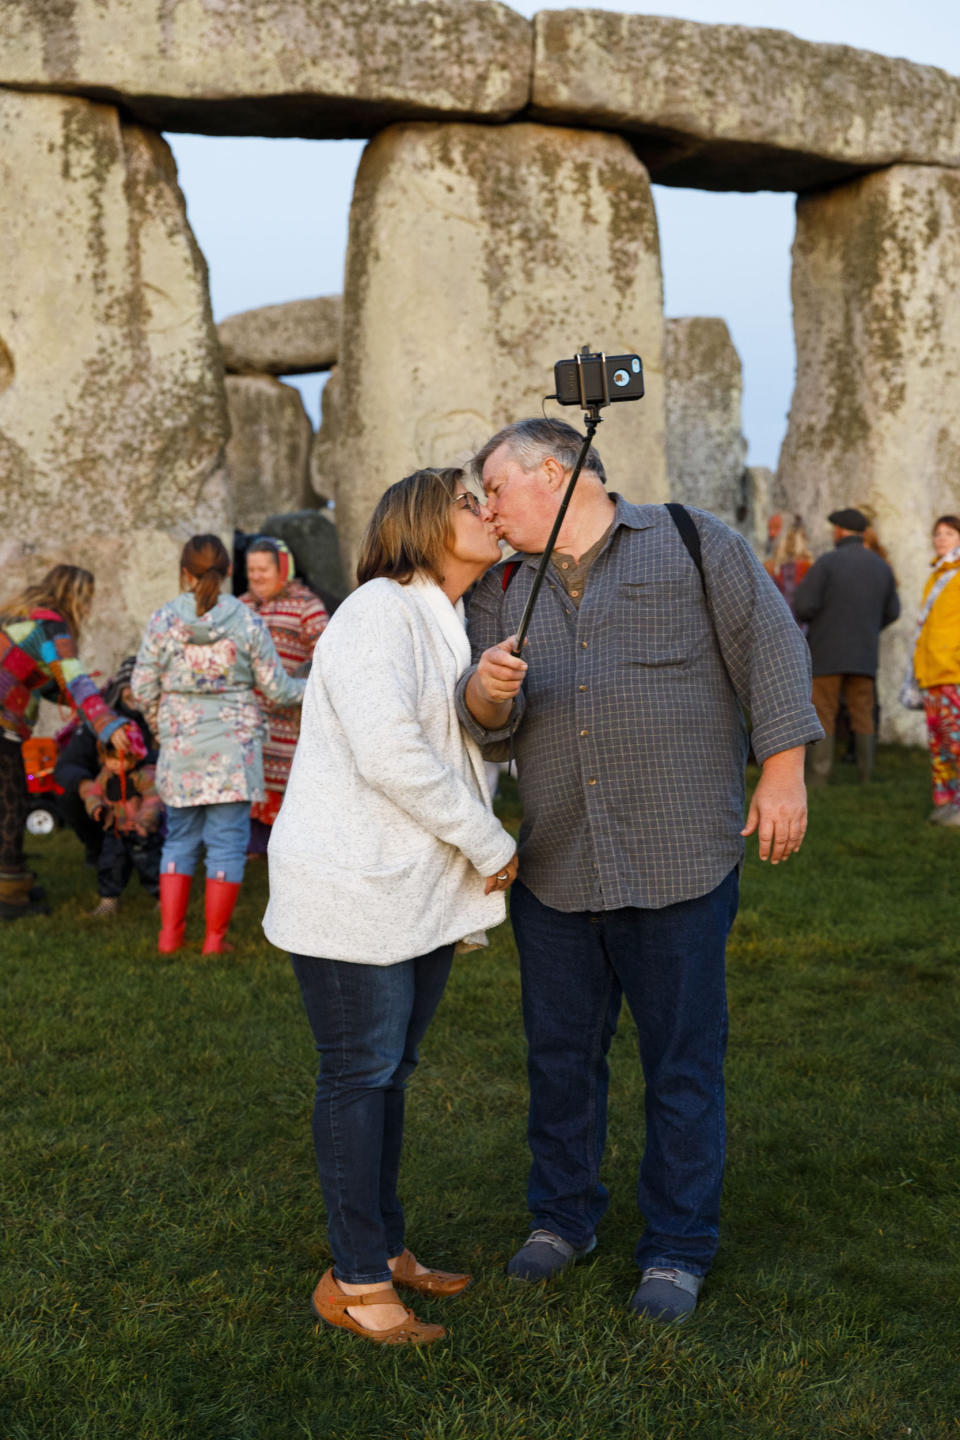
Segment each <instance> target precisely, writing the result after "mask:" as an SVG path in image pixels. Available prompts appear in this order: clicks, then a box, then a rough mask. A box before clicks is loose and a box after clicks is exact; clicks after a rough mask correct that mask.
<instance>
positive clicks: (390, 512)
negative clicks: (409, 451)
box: [357, 468, 464, 585]
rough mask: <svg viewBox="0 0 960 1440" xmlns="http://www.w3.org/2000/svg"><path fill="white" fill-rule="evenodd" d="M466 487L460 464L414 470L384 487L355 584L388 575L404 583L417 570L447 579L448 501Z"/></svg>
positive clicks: (365, 538) (366, 536)
mask: <svg viewBox="0 0 960 1440" xmlns="http://www.w3.org/2000/svg"><path fill="white" fill-rule="evenodd" d="M463 487H464V473H463V471H462V470H458V469H456V468H449V469H433V470H415V471H414V473H413V474H412V475H407V476H406V477H405V478H404V479H403V480H398V481H397V483H396V484H395V485H391V486H390V489H389V490H387V491H385V493H384V494H383V495H381V497H380V499H379V500H378V501H377V508H376V509H375V510H374V512H373V515H372V516H371V517H370V523H369V524H368V526H367V528H366V530H365V531H364V536H363V539H362V541H361V542H360V558H359V560H358V561H357V583H358V584H359V585H365V584H366V582H367V581H368V580H376V579H377V578H378V577H380V576H386V578H387V579H388V580H398V581H399V582H400V584H401V585H406V584H407V582H408V581H409V580H412V579H413V577H414V575H416V574H417V572H418V571H423V572H424V573H425V574H427V575H429V576H431V578H432V579H434V580H436V582H437V584H438V585H439V584H440V583H441V582H442V580H443V552H444V549H445V547H446V544H447V541H448V540H449V538H450V532H451V523H450V502H451V500H453V498H454V496H455V495H456V494H457V491H458V490H461V489H463Z"/></svg>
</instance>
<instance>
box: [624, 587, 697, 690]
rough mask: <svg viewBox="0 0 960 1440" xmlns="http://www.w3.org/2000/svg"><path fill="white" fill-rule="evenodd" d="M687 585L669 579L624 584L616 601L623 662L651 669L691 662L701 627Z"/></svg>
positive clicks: (678, 665)
mask: <svg viewBox="0 0 960 1440" xmlns="http://www.w3.org/2000/svg"><path fill="white" fill-rule="evenodd" d="M684 588H685V587H684V586H677V585H675V584H671V583H670V582H669V581H652V580H640V581H625V582H623V583H621V585H620V586H619V589H618V594H617V600H616V621H617V649H618V658H619V660H620V661H621V663H623V664H625V665H643V666H648V667H650V668H651V669H660V668H667V667H671V666H672V667H681V666H684V665H686V664H688V663H689V661H690V658H691V655H692V653H693V650H694V648H695V643H694V637H695V634H696V629H697V626H696V619H695V617H694V616H693V614H692V613H691V607H690V605H689V603H688V600H687V596H686V595H685V593H684Z"/></svg>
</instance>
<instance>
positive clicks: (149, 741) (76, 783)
mask: <svg viewBox="0 0 960 1440" xmlns="http://www.w3.org/2000/svg"><path fill="white" fill-rule="evenodd" d="M136 658H137V657H136V656H135V655H128V656H127V657H126V659H125V660H121V662H120V664H119V665H118V666H117V670H116V674H115V675H114V676H113V677H112V678H111V679H110V680H109V681H108V682H107V684H106V685H103V686H101V689H100V694H101V696H102V697H103V699H104V700H105V701H106V703H107V704H108V705H109V706H110V709H111V710H113V711H114V712H115V713H116V714H117V715H121V716H122V717H123V718H124V720H126V721H132V722H133V724H134V725H135V726H136V727H137V730H138V731H139V732H140V736H141V738H142V739H143V741H144V744H145V745H146V747H147V764H149V765H156V763H157V749H156V744H155V742H154V739H153V735H152V733H151V731H150V727H149V725H148V724H147V722H146V720H145V718H144V717H143V715H141V714H140V711H139V710H137V709H136V707H135V706H134V704H133V696H132V694H131V691H130V677H131V675H132V674H133V667H134V665H135V664H136ZM55 738H56V740H57V743H58V744H59V745H60V747H61V749H60V753H59V755H58V757H57V763H56V766H55V767H54V771H53V779H54V783H55V784H56V785H59V787H60V789H61V790H62V791H63V794H62V795H61V796H60V812H61V814H62V816H63V818H64V821H65V822H66V824H67V825H69V826H70V828H71V830H72V831H73V832H74V834H75V835H76V836H77V839H78V840H79V841H80V843H81V844H82V845H83V849H84V858H85V861H86V863H87V864H88V865H91V866H93V868H94V869H96V866H97V862H98V860H99V858H100V851H101V849H102V848H103V827H102V826H101V825H98V824H97V823H96V821H95V820H91V818H90V816H89V815H88V814H87V807H86V805H84V803H83V797H82V796H81V794H80V786H81V785H82V784H83V782H84V781H85V780H94V779H96V776H97V774H98V772H99V770H100V757H99V755H98V753H97V737H96V735H95V734H94V733H93V731H92V730H91V729H90V728H89V726H87V725H84V724H82V723H77V722H74V723H73V724H72V725H69V726H66V727H65V728H64V730H63V731H61V732H60V733H58V734H57V736H56V737H55Z"/></svg>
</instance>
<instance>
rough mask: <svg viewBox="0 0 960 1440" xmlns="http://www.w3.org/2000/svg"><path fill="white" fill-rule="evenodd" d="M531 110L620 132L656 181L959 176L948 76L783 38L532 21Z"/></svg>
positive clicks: (958, 132) (585, 14)
mask: <svg viewBox="0 0 960 1440" xmlns="http://www.w3.org/2000/svg"><path fill="white" fill-rule="evenodd" d="M531 113H532V114H533V115H534V116H535V117H536V118H538V119H540V120H543V121H547V122H549V123H551V124H560V125H586V126H590V127H592V128H598V129H600V128H602V129H607V130H617V131H621V132H623V133H625V134H627V135H629V136H630V137H631V138H632V139H633V143H634V145H635V147H636V150H637V154H638V155H639V157H640V158H641V160H642V161H643V163H644V165H645V166H646V167H647V169H648V171H649V172H650V177H651V179H652V180H653V181H655V182H656V183H657V184H661V185H681V186H691V187H697V188H701V189H709V190H807V189H811V188H816V187H820V186H824V185H830V184H834V183H836V182H837V181H839V180H844V179H848V178H850V177H851V176H853V175H856V174H859V173H862V172H863V171H866V170H873V169H878V168H880V167H883V166H887V165H891V164H894V163H898V162H904V161H908V162H911V163H914V164H921V165H938V166H948V167H956V166H960V79H958V78H956V77H954V76H952V75H948V74H947V73H946V71H943V70H939V69H937V68H935V67H934V66H931V65H917V64H914V63H913V62H912V61H908V60H898V59H893V58H891V57H889V56H886V55H876V54H873V53H871V52H869V51H866V50H858V49H855V48H853V47H852V46H847V45H820V44H814V43H812V42H810V41H806V40H800V39H798V38H797V37H796V36H794V35H791V34H788V33H787V32H786V31H783V30H764V29H752V28H749V27H746V26H742V25H701V24H697V23H695V22H693V21H689V20H674V19H667V18H664V17H660V16H654V15H623V14H612V13H609V12H606V11H602V10H553V11H551V10H546V11H542V12H541V13H540V14H538V15H537V16H536V17H535V19H534V72H533V96H532V112H531Z"/></svg>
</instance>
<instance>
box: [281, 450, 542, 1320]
mask: <svg viewBox="0 0 960 1440" xmlns="http://www.w3.org/2000/svg"><path fill="white" fill-rule="evenodd" d="M499 557H500V548H499V546H498V544H497V537H496V535H495V534H494V531H493V527H492V525H491V524H490V515H489V512H488V510H487V509H486V508H485V507H484V506H483V505H482V503H481V502H480V500H479V499H478V498H477V497H476V495H474V494H472V493H471V492H470V490H469V489H468V488H467V486H466V484H465V478H464V475H463V472H462V471H461V470H453V469H447V470H418V471H417V472H416V473H415V474H413V475H408V476H407V477H406V479H404V480H401V481H399V482H398V483H397V484H396V485H392V486H391V487H390V489H389V490H388V491H387V492H386V494H385V495H384V496H383V497H382V498H381V500H380V502H379V503H378V505H377V508H376V510H375V511H374V515H373V518H372V520H371V521H370V524H369V526H368V527H367V531H366V534H365V536H364V539H363V543H362V545H361V550H360V562H359V564H358V566H357V579H358V581H359V588H358V589H357V590H355V591H354V592H353V594H352V595H349V596H348V597H347V599H346V600H345V601H344V602H343V604H342V605H341V606H340V607H339V609H338V610H337V613H336V614H335V615H334V617H333V619H332V620H331V622H330V625H329V627H328V629H327V632H326V634H325V635H324V637H323V644H322V645H318V646H317V652H316V658H315V660H314V663H313V668H312V670H311V672H310V678H309V681H308V682H307V695H306V700H305V703H304V708H303V725H302V729H301V734H300V743H299V745H298V746H297V753H296V755H295V756H294V761H293V769H292V770H291V773H290V783H289V785H288V786H287V793H286V796H285V797H284V801H283V806H282V808H281V810H280V814H279V816H278V817H277V821H276V824H275V825H274V827H273V834H272V835H271V837H270V848H269V852H268V858H269V862H270V904H269V907H268V909H267V913H266V915H265V916H264V921H263V928H264V932H265V934H266V937H267V939H268V940H269V941H270V942H271V944H273V945H277V946H278V947H279V948H280V949H283V950H288V951H290V953H291V960H292V963H293V969H294V973H295V975H296V977H297V980H298V982H299V985H300V990H301V994H302V996H303V1003H304V1008H305V1009H306V1012H307V1018H308V1020H309V1022H310V1026H311V1029H312V1031H313V1036H314V1041H315V1043H316V1047H317V1050H318V1051H319V1053H320V1066H319V1074H318V1076H317V1090H316V1101H315V1105H314V1112H313V1138H314V1146H315V1149H316V1156H317V1166H318V1169H319V1172H320V1183H321V1188H322V1191H323V1198H324V1204H325V1207H326V1212H327V1228H328V1232H329V1237H330V1249H331V1251H332V1252H333V1261H334V1264H333V1267H332V1269H330V1270H328V1271H327V1272H326V1273H325V1274H324V1275H323V1276H322V1278H321V1280H320V1282H319V1284H318V1285H317V1287H316V1289H315V1290H314V1294H313V1307H314V1311H315V1313H316V1314H317V1315H318V1316H319V1317H320V1319H321V1320H323V1321H324V1322H325V1323H326V1324H328V1325H333V1326H336V1327H338V1328H340V1329H344V1330H348V1331H350V1332H351V1333H353V1334H354V1335H358V1336H362V1337H363V1338H364V1339H365V1340H368V1341H372V1342H374V1343H377V1344H388V1345H397V1344H423V1345H425V1344H430V1343H431V1342H433V1341H434V1340H439V1339H440V1338H441V1337H442V1336H443V1334H444V1333H445V1332H444V1329H443V1327H442V1326H440V1325H432V1324H428V1323H426V1322H424V1321H421V1320H419V1319H418V1318H417V1316H416V1315H414V1313H413V1311H412V1310H409V1309H408V1308H407V1307H406V1306H405V1305H403V1304H402V1303H401V1302H400V1300H399V1299H398V1297H397V1293H396V1291H395V1290H394V1288H393V1287H394V1285H395V1284H396V1285H401V1286H404V1287H405V1288H407V1289H409V1290H412V1291H413V1292H414V1293H415V1294H420V1295H428V1296H445V1295H456V1294H458V1293H459V1292H460V1291H461V1290H464V1289H466V1287H467V1285H469V1283H470V1276H469V1275H465V1274H449V1273H446V1272H444V1271H439V1270H432V1269H428V1268H427V1267H426V1266H424V1265H421V1264H420V1263H419V1261H417V1260H416V1259H415V1258H414V1256H413V1255H412V1254H411V1252H410V1251H409V1250H408V1249H407V1248H406V1242H405V1236H404V1214H403V1206H402V1204H401V1202H400V1198H399V1195H398V1192H397V1184H398V1176H399V1169H400V1153H401V1148H402V1144H403V1117H404V1090H405V1087H406V1083H407V1080H408V1079H409V1077H410V1075H411V1074H412V1072H413V1070H414V1068H415V1066H416V1064H417V1050H418V1046H419V1045H420V1042H421V1041H422V1039H423V1037H424V1034H425V1033H426V1030H427V1027H428V1025H429V1024H430V1021H431V1019H432V1018H433V1015H434V1012H435V1011H436V1008H437V1006H438V1005H439V1003H440V999H441V997H442V995H443V991H444V987H445V985H446V983H447V976H448V975H449V973H450V967H451V964H452V961H453V955H454V948H455V946H456V945H457V942H458V941H467V942H468V943H469V948H476V946H477V945H478V944H485V943H486V936H485V935H482V934H477V933H476V932H478V931H482V930H485V929H486V927H487V926H491V925H497V924H499V923H500V922H501V921H502V920H503V919H504V916H505V914H506V909H505V905H504V892H505V891H506V889H507V887H508V886H509V884H510V883H511V881H512V880H513V878H514V875H515V874H516V857H515V853H514V852H515V848H516V847H515V844H514V841H513V838H512V837H511V836H510V835H509V834H508V833H507V832H506V830H504V828H503V826H502V825H501V824H500V822H499V820H497V818H496V817H495V816H494V814H493V811H492V809H491V806H490V795H489V791H488V789H487V783H486V779H485V775H484V768H483V761H482V760H481V758H480V753H479V750H478V749H477V747H476V745H474V744H473V742H472V741H470V740H468V739H467V738H466V737H465V736H464V735H463V734H462V732H461V729H460V726H459V724H458V722H457V713H456V709H455V706H454V689H455V686H456V683H457V676H458V675H459V674H460V672H461V671H462V670H463V669H464V667H465V666H466V665H468V664H469V661H470V646H469V643H468V641H467V636H466V631H465V629H464V613H463V604H462V596H463V594H464V591H465V590H466V589H467V588H468V586H469V585H470V584H471V583H472V582H473V581H474V580H476V579H477V578H478V577H479V576H480V575H482V574H483V573H484V571H486V570H487V569H489V567H490V566H491V565H493V564H494V563H495V562H496V561H497V560H498V559H499Z"/></svg>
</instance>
